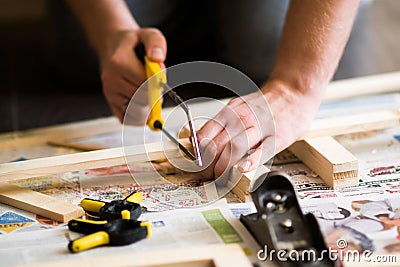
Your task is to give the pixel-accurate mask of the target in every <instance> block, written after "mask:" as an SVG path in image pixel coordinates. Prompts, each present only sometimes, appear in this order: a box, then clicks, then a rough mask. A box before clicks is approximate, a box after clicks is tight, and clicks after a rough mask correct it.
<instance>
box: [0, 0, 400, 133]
mask: <svg viewBox="0 0 400 267" xmlns="http://www.w3.org/2000/svg"><path fill="white" fill-rule="evenodd" d="M399 26H400V1H398V0H379V1H371V0H364V1H362V4H361V7H360V9H359V13H358V16H357V19H356V22H355V25H354V28H353V31H352V35H351V37H350V41H349V43H348V45H347V47H346V50H345V53H344V56H343V58H342V60H341V62H340V66H339V68H338V70H337V73H336V74H335V77H334V79H344V78H351V77H357V76H365V75H369V74H376V73H383V72H389V71H396V70H400V51H399V50H400V49H399V47H400V34H399V29H398V28H399ZM77 44H79V45H77ZM86 59H90V60H86ZM0 62H1V64H0V116H1V117H0V132H8V131H17V130H25V129H30V128H33V127H40V126H47V125H53V124H58V123H65V122H72V121H77V120H84V119H90V118H98V117H104V116H110V115H111V111H110V109H109V107H108V105H107V103H106V101H105V99H104V97H103V94H102V92H101V84H100V81H99V75H98V66H97V62H96V57H95V55H94V53H93V51H92V50H91V49H90V48H89V46H88V45H87V44H86V40H85V37H84V35H83V34H82V30H81V29H80V27H79V25H78V23H77V22H76V20H75V19H74V16H73V15H72V14H71V13H70V11H69V9H68V7H67V6H66V5H65V4H64V2H63V1H61V0H0Z"/></svg>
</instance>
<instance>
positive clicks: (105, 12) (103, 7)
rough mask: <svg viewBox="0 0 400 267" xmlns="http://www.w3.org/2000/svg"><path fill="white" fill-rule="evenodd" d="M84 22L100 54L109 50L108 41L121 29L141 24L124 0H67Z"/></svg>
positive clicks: (130, 28)
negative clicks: (137, 21)
mask: <svg viewBox="0 0 400 267" xmlns="http://www.w3.org/2000/svg"><path fill="white" fill-rule="evenodd" d="M67 2H68V4H69V6H70V7H71V9H72V10H73V12H74V13H75V15H76V16H77V18H78V20H79V21H80V23H81V24H82V26H83V28H84V30H85V32H86V34H87V36H88V38H89V41H90V43H91V45H92V46H93V47H94V48H95V49H96V51H97V52H98V53H99V54H102V53H103V52H104V51H106V50H107V47H108V46H109V45H110V44H109V43H108V42H109V41H110V40H113V39H114V37H115V35H116V34H117V33H118V32H121V31H130V30H135V29H138V28H139V26H138V24H137V23H136V21H135V20H134V18H133V17H132V15H131V13H130V12H129V9H128V8H127V6H126V4H125V2H124V1H122V0H67Z"/></svg>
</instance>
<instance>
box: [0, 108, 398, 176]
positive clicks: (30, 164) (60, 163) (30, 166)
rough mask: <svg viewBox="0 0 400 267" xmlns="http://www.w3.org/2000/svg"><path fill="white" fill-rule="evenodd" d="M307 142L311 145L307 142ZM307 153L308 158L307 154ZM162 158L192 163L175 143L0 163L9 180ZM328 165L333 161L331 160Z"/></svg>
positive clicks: (318, 127) (374, 125)
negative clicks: (182, 154) (183, 155)
mask: <svg viewBox="0 0 400 267" xmlns="http://www.w3.org/2000/svg"><path fill="white" fill-rule="evenodd" d="M369 119H371V120H369ZM340 121H342V124H340V123H333V122H340ZM359 121H362V123H359ZM399 123H400V113H399V112H398V111H385V112H376V113H365V114H360V115H354V116H346V117H336V118H329V119H320V120H316V121H315V122H314V124H313V126H312V127H311V129H310V130H309V131H308V132H307V133H306V134H305V136H318V134H321V135H322V136H324V135H325V134H327V133H330V132H332V133H334V134H345V133H353V132H357V131H363V130H378V129H384V128H389V127H393V126H396V125H399ZM181 142H182V143H183V144H184V145H186V146H187V147H188V148H189V147H191V145H190V143H189V141H188V140H187V139H185V140H181ZM305 143H306V144H307V142H305ZM322 145H323V144H322ZM310 151H312V150H310ZM303 156H304V157H306V155H305V154H304V155H303ZM161 158H174V159H178V158H181V159H182V160H184V161H185V162H186V163H187V164H190V163H191V162H190V161H188V160H186V159H184V158H183V157H182V156H181V153H180V151H179V150H178V148H177V147H176V145H175V144H174V143H172V142H165V143H163V144H161V143H152V144H147V145H139V146H132V147H126V148H125V149H123V148H112V149H103V150H98V151H92V152H82V153H75V154H69V155H62V156H55V157H48V158H40V159H33V160H27V161H22V162H12V163H5V164H0V180H1V181H3V182H5V181H12V180H18V179H24V178H29V177H35V176H43V175H51V174H56V173H64V172H71V171H78V170H85V169H93V168H101V167H110V166H116V165H123V164H126V160H128V161H129V162H131V161H150V160H155V159H161ZM327 164H331V163H329V162H328V163H327ZM193 166H194V164H193ZM244 177H245V178H244V179H248V177H246V176H244ZM322 178H324V179H325V180H326V181H327V183H328V184H332V183H333V177H326V176H325V177H322Z"/></svg>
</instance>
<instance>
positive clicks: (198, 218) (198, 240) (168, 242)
mask: <svg viewBox="0 0 400 267" xmlns="http://www.w3.org/2000/svg"><path fill="white" fill-rule="evenodd" d="M13 212H14V215H15V216H24V217H25V218H26V220H30V223H32V224H31V225H29V226H26V227H25V229H21V228H20V229H19V230H16V231H15V232H14V233H13V234H6V233H3V234H1V235H0V257H1V259H2V263H1V264H2V266H15V265H19V264H26V263H34V262H44V261H55V260H57V261H62V260H66V259H72V258H74V259H76V258H84V257H96V256H100V255H104V254H108V255H110V254H120V253H124V252H140V251H152V252H154V253H155V255H156V252H157V250H164V249H171V250H176V249H179V248H187V247H193V248H195V247H196V246H204V245H208V244H230V243H238V244H240V245H241V247H242V248H243V250H244V251H245V252H246V255H248V256H249V259H250V260H251V261H252V262H257V257H256V253H257V251H258V250H259V246H258V245H257V244H256V242H255V241H254V239H253V238H252V237H251V236H250V234H249V233H248V232H247V231H246V230H245V228H244V226H243V225H242V224H241V223H240V222H239V220H238V219H237V218H235V216H234V215H233V214H232V212H231V211H230V208H229V205H228V204H227V203H226V201H225V200H219V201H217V202H214V203H212V204H209V205H204V206H201V207H197V208H190V209H189V208H186V209H175V210H169V211H167V212H151V213H145V214H142V216H141V217H140V220H145V221H150V222H151V224H152V235H151V237H149V238H147V239H144V240H141V241H140V242H137V243H135V244H131V245H127V246H121V247H107V246H105V247H98V248H95V249H92V250H88V251H85V252H82V253H78V254H72V253H70V252H69V251H68V249H67V244H68V241H69V240H68V239H67V237H69V238H71V239H75V238H77V237H79V236H80V235H79V234H77V233H74V232H71V231H68V229H67V227H66V225H58V226H52V227H50V228H49V229H42V226H41V225H40V224H39V223H38V222H36V221H34V217H33V215H32V214H31V215H29V214H27V213H26V212H22V211H18V210H15V209H14V211H13ZM27 223H28V222H27ZM264 264H265V263H264Z"/></svg>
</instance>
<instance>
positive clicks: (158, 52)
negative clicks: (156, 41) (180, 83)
mask: <svg viewBox="0 0 400 267" xmlns="http://www.w3.org/2000/svg"><path fill="white" fill-rule="evenodd" d="M150 54H151V57H152V58H153V59H156V60H157V59H158V60H162V59H164V51H163V50H162V49H161V48H158V47H157V48H153V49H152V50H151V53H150Z"/></svg>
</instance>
